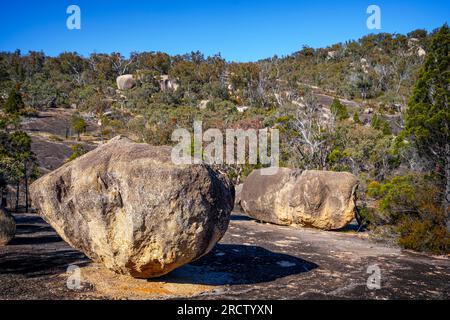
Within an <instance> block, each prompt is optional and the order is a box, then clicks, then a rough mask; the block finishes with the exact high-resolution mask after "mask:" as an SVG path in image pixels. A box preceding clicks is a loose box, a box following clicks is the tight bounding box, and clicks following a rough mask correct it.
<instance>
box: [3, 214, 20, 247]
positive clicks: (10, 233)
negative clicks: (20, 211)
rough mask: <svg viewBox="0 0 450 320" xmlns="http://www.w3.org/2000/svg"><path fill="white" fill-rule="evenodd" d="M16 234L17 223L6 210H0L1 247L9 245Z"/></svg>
mask: <svg viewBox="0 0 450 320" xmlns="http://www.w3.org/2000/svg"><path fill="white" fill-rule="evenodd" d="M15 234H16V222H15V220H14V218H13V217H12V216H11V215H10V214H9V213H8V212H6V211H5V210H3V209H0V246H4V245H7V244H8V243H9V242H10V241H11V240H12V238H14V235H15Z"/></svg>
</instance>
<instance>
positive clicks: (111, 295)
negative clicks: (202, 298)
mask: <svg viewBox="0 0 450 320" xmlns="http://www.w3.org/2000/svg"><path fill="white" fill-rule="evenodd" d="M81 285H82V286H83V287H84V286H86V285H88V286H91V287H93V291H91V292H86V293H84V294H85V295H86V298H93V299H95V298H107V299H168V298H177V297H192V296H195V295H198V294H200V293H202V292H206V291H211V290H213V289H214V288H215V287H214V286H211V285H203V284H190V283H169V282H163V281H159V280H158V279H150V280H145V279H135V278H132V277H130V276H124V275H120V274H116V273H114V272H112V271H110V270H108V269H106V268H104V267H103V266H101V265H98V264H90V265H88V266H86V267H83V268H81Z"/></svg>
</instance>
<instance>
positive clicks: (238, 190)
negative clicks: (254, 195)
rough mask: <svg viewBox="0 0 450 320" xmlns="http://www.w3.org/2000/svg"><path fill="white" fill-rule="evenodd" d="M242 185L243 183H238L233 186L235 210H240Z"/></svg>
mask: <svg viewBox="0 0 450 320" xmlns="http://www.w3.org/2000/svg"><path fill="white" fill-rule="evenodd" d="M243 187H244V184H238V185H237V186H235V187H234V188H235V194H236V195H235V197H234V209H235V210H240V209H242V208H241V193H242V188H243Z"/></svg>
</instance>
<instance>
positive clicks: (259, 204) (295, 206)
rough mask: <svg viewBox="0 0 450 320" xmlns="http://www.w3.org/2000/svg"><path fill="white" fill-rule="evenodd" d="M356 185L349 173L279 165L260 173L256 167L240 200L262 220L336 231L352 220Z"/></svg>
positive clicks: (252, 214) (247, 212) (253, 214)
mask: <svg viewBox="0 0 450 320" xmlns="http://www.w3.org/2000/svg"><path fill="white" fill-rule="evenodd" d="M357 186H358V180H357V179H356V177H355V176H354V175H352V174H350V173H343V172H327V171H303V172H301V171H295V170H291V169H286V168H280V169H279V170H278V172H277V173H276V174H274V175H263V174H261V170H255V171H254V172H252V173H251V174H250V176H249V177H248V178H247V180H246V181H245V183H244V186H243V189H242V192H241V194H240V203H241V206H242V208H243V210H244V211H245V213H246V214H248V215H249V216H250V217H253V218H255V219H258V220H261V221H266V222H270V223H274V224H279V225H298V226H306V227H314V228H318V229H323V230H335V229H340V228H343V227H345V226H346V225H347V224H349V223H350V222H351V221H352V220H353V219H354V217H355V207H356V205H355V202H356V196H355V193H356V188H357Z"/></svg>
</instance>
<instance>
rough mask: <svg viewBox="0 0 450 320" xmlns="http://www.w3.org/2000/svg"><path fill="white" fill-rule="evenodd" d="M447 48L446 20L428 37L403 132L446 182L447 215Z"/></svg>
mask: <svg viewBox="0 0 450 320" xmlns="http://www.w3.org/2000/svg"><path fill="white" fill-rule="evenodd" d="M449 49H450V31H449V27H448V25H447V24H445V25H444V26H443V27H442V28H441V29H440V30H439V31H437V32H436V33H435V34H434V35H433V37H432V39H431V47H430V51H429V52H428V56H427V57H426V59H425V62H424V65H423V67H422V68H421V70H420V71H419V74H418V80H417V83H416V85H415V87H414V90H413V94H412V96H411V99H410V102H409V108H408V111H407V114H406V123H405V131H406V135H408V136H409V137H410V140H412V141H413V142H414V144H415V146H416V147H417V149H418V151H419V152H420V154H421V155H422V156H423V157H425V158H427V159H428V160H430V161H431V162H432V163H433V164H434V165H435V167H436V172H437V173H438V174H439V175H440V176H441V177H442V183H443V185H445V194H444V195H443V205H444V208H445V210H446V212H447V215H448V214H449V206H450V136H449V128H450V110H449V105H448V103H449V99H450V97H449V96H450V51H449ZM448 221H449V222H450V219H448ZM449 227H450V225H449Z"/></svg>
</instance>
